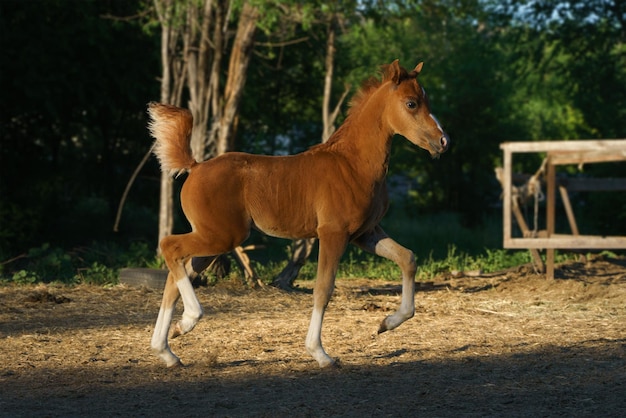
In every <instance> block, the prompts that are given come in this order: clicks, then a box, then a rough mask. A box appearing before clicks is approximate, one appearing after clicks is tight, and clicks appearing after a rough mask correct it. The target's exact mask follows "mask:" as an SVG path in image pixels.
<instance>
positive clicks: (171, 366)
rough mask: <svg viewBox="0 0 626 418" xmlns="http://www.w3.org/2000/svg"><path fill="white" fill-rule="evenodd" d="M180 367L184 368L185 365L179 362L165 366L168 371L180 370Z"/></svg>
mask: <svg viewBox="0 0 626 418" xmlns="http://www.w3.org/2000/svg"><path fill="white" fill-rule="evenodd" d="M182 367H185V365H184V364H183V363H182V362H181V361H180V360H178V361H176V362H174V363H172V364H168V365H167V368H168V369H180V368H182Z"/></svg>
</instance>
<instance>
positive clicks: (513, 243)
mask: <svg viewBox="0 0 626 418" xmlns="http://www.w3.org/2000/svg"><path fill="white" fill-rule="evenodd" d="M500 148H501V149H502V150H503V152H504V169H503V171H502V175H501V183H502V187H503V189H504V196H503V199H504V205H503V206H504V207H503V215H504V216H503V224H504V225H503V227H504V248H524V249H530V250H531V252H532V253H533V257H534V258H535V260H536V261H537V259H538V261H539V263H541V258H540V257H539V255H538V254H539V253H538V250H539V249H546V250H547V253H546V267H547V268H546V276H547V277H548V278H554V250H555V249H557V248H559V249H626V237H624V236H589V235H580V234H579V231H578V226H577V224H576V219H575V217H574V212H573V210H572V207H571V205H570V201H569V195H568V191H617V190H623V191H626V179H568V180H567V181H561V182H558V183H557V180H556V166H558V165H572V164H574V165H578V166H582V165H583V164H591V163H600V162H615V161H626V140H625V139H617V140H584V141H583V140H572V141H538V142H507V143H503V144H501V145H500ZM514 153H545V154H546V160H545V167H544V169H545V173H544V176H545V182H546V196H545V198H546V230H545V231H539V233H537V234H533V233H531V232H530V231H529V229H528V227H527V225H526V223H525V221H524V218H523V217H522V216H521V213H520V212H519V208H518V207H517V197H515V196H514V193H513V192H514V189H515V187H514V186H513V184H512V178H513V173H512V164H513V154H514ZM557 187H558V188H559V192H560V195H561V199H562V201H563V206H564V208H565V211H566V213H567V217H568V221H569V224H570V228H571V230H572V234H571V235H564V234H556V233H555V208H556V189H557ZM511 213H514V214H515V216H516V220H517V222H518V224H519V226H520V229H521V230H522V232H523V234H524V236H523V237H521V238H514V237H513V236H512V224H511Z"/></svg>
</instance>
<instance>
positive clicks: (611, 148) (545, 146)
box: [500, 139, 626, 152]
mask: <svg viewBox="0 0 626 418" xmlns="http://www.w3.org/2000/svg"><path fill="white" fill-rule="evenodd" d="M500 149H502V150H505V151H510V152H549V151H608V152H617V151H626V139H599V140H572V141H530V142H504V143H502V144H500Z"/></svg>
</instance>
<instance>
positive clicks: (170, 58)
mask: <svg viewBox="0 0 626 418" xmlns="http://www.w3.org/2000/svg"><path fill="white" fill-rule="evenodd" d="M154 5H155V9H156V11H157V15H158V19H159V22H160V24H161V65H162V76H161V95H160V96H161V97H160V101H161V102H162V103H167V104H171V105H175V106H179V105H180V101H181V97H182V91H183V85H184V80H185V76H184V61H183V60H182V59H181V57H180V56H179V55H177V53H176V46H177V44H178V38H179V36H180V32H181V28H180V27H177V26H176V25H174V23H173V18H174V7H173V4H172V1H171V0H154ZM172 196H173V181H172V178H171V176H170V175H169V173H163V172H162V173H161V187H160V198H159V237H158V239H159V242H161V239H163V238H164V237H166V236H168V235H171V234H172V229H173V226H174V215H173V213H174V211H173V198H172ZM157 253H158V254H160V253H161V250H160V248H159V247H157Z"/></svg>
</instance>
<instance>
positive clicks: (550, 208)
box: [546, 155, 556, 279]
mask: <svg viewBox="0 0 626 418" xmlns="http://www.w3.org/2000/svg"><path fill="white" fill-rule="evenodd" d="M547 158H548V163H547V164H546V166H547V172H546V182H547V190H546V232H547V238H550V237H551V236H552V235H554V230H555V227H554V215H555V206H556V202H555V201H554V200H555V198H556V193H555V189H556V187H555V183H556V167H555V166H554V164H552V158H551V157H550V155H548V157H547ZM546 277H547V278H548V279H554V248H548V249H547V251H546Z"/></svg>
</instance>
